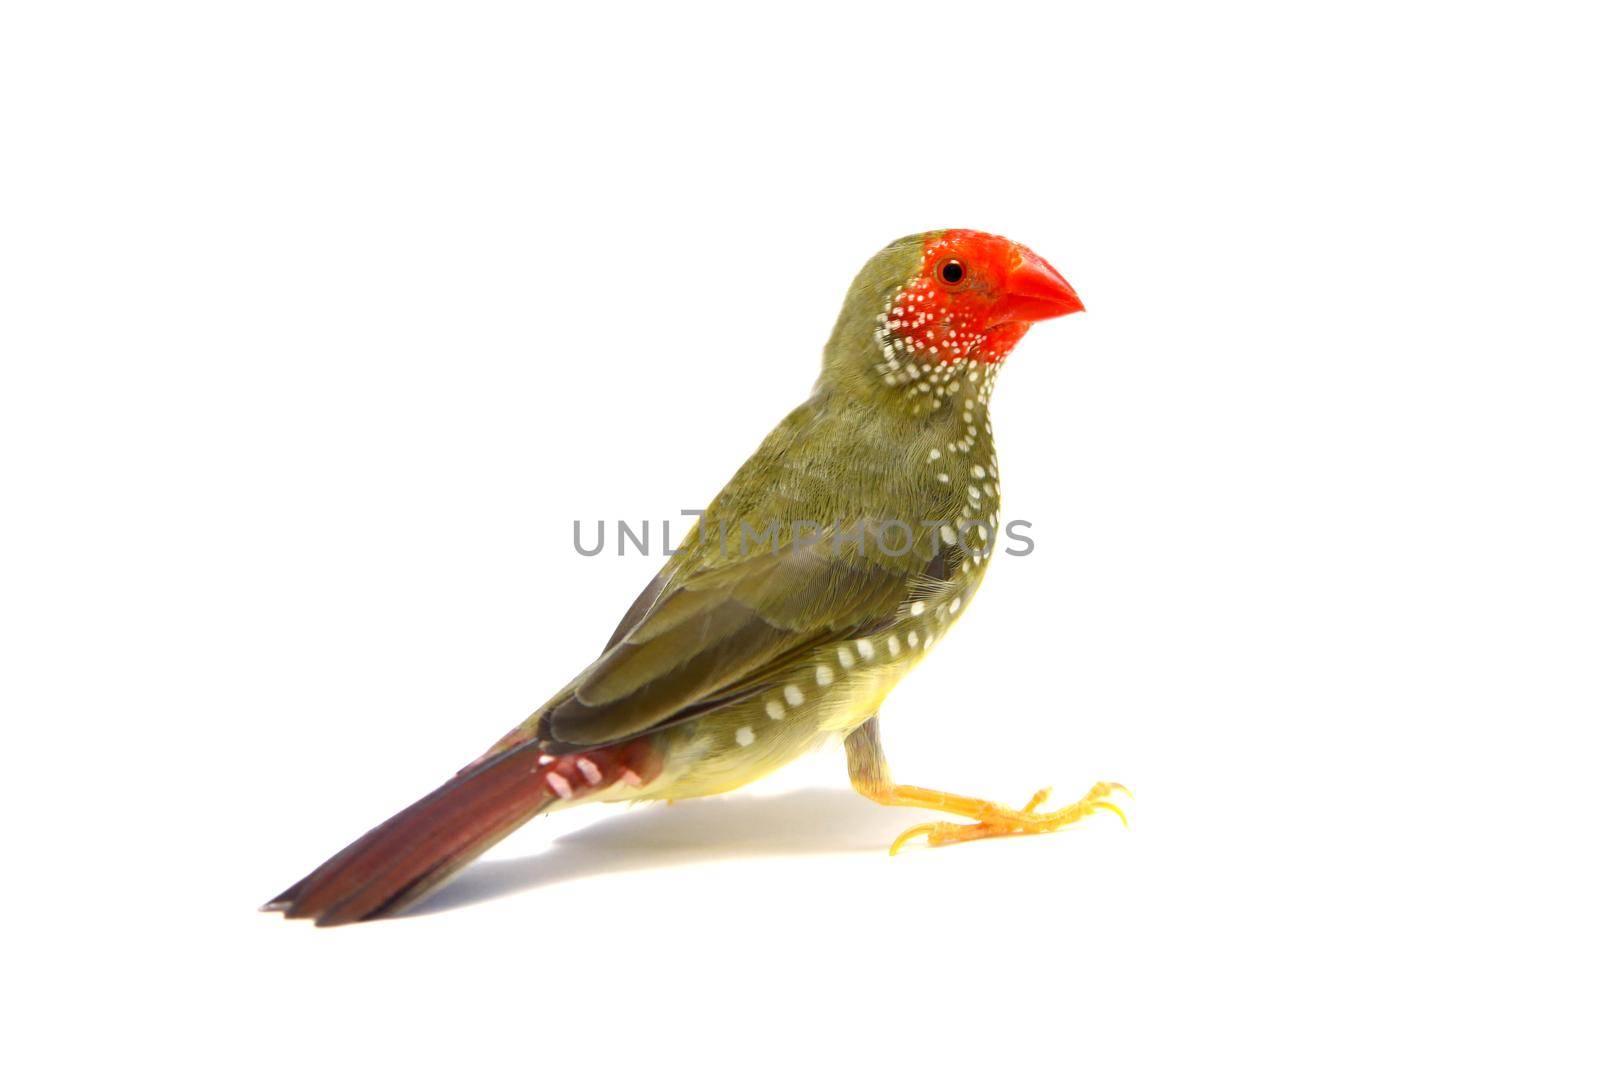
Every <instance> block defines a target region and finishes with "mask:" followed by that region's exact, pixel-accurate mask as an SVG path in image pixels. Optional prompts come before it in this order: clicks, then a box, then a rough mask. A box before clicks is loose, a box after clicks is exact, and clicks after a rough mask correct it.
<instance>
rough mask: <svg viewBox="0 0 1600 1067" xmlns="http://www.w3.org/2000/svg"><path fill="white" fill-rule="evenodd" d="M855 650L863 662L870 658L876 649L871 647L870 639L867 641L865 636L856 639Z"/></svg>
mask: <svg viewBox="0 0 1600 1067" xmlns="http://www.w3.org/2000/svg"><path fill="white" fill-rule="evenodd" d="M856 651H857V652H859V653H861V661H862V662H863V663H865V662H867V661H869V660H871V659H872V655H873V653H874V652H876V651H877V649H875V648H873V647H872V642H871V641H868V640H867V639H866V638H865V637H859V638H857V639H856Z"/></svg>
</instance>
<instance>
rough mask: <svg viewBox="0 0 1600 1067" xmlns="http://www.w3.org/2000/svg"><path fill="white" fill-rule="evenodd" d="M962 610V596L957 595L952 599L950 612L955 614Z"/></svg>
mask: <svg viewBox="0 0 1600 1067" xmlns="http://www.w3.org/2000/svg"><path fill="white" fill-rule="evenodd" d="M960 610H961V598H960V597H956V598H955V599H954V600H952V601H950V614H952V615H954V614H955V613H956V612H958V611H960Z"/></svg>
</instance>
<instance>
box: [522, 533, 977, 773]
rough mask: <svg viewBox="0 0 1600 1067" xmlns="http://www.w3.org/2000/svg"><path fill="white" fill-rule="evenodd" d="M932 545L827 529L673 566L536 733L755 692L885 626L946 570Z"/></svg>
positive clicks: (569, 730)
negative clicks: (808, 540)
mask: <svg viewBox="0 0 1600 1067" xmlns="http://www.w3.org/2000/svg"><path fill="white" fill-rule="evenodd" d="M941 548H942V546H941ZM930 554H931V555H932V557H933V558H932V559H931V560H924V559H922V558H919V557H917V556H914V555H910V554H908V555H906V556H901V557H888V556H885V555H883V554H881V553H878V554H874V553H872V552H870V551H859V552H857V551H851V550H850V547H849V546H848V545H847V546H846V548H845V550H844V551H839V550H838V548H837V546H836V545H834V544H832V543H831V542H830V541H829V539H827V538H824V539H823V540H822V541H821V542H819V543H818V544H816V545H814V546H810V547H803V548H795V547H792V546H784V547H783V549H782V550H780V551H773V552H768V553H763V554H761V555H755V556H751V557H748V558H744V559H735V560H731V561H724V562H721V563H720V564H718V565H716V566H711V567H707V568H705V569H702V570H699V571H695V572H692V573H688V574H678V575H674V576H673V578H672V580H671V581H668V582H665V583H663V585H662V587H661V588H660V589H659V590H658V591H657V592H656V595H655V596H654V598H653V599H651V592H652V590H651V589H647V590H646V591H645V594H644V595H643V596H641V597H640V599H639V602H638V603H636V604H635V607H634V609H633V611H630V612H629V616H628V618H625V619H624V626H625V627H627V629H626V632H621V633H620V634H619V636H618V637H614V638H613V641H612V644H611V645H610V646H609V647H608V648H607V649H606V651H605V652H604V653H602V654H601V656H600V658H599V659H598V660H596V661H595V662H594V663H593V664H592V665H591V666H590V667H589V669H588V670H586V671H585V672H584V673H583V674H582V675H580V676H579V677H578V678H577V679H576V680H575V681H574V682H573V684H572V686H571V687H570V688H569V689H567V690H565V691H564V692H563V693H562V694H561V696H560V697H558V698H557V700H556V702H555V703H554V704H552V705H551V706H550V707H548V708H546V709H545V711H544V713H543V714H542V715H541V716H540V721H539V734H540V736H541V737H542V738H543V739H544V740H545V741H546V742H547V744H549V745H550V746H551V747H552V748H554V749H556V750H561V749H576V748H583V747H591V746H595V745H601V744H609V743H612V742H616V741H621V740H624V739H626V738H630V737H636V736H638V735H640V734H644V733H648V732H650V731H652V730H654V729H657V728H660V727H661V726H663V725H666V724H668V723H673V722H678V721H681V720H682V719H684V718H687V717H689V716H693V715H697V714H703V713H705V712H707V711H710V710H712V709H713V708H716V707H720V706H722V705H724V704H726V703H727V702H728V701H730V700H733V699H737V698H738V697H741V696H744V695H746V694H747V693H749V692H752V691H755V690H757V689H759V688H761V687H763V685H764V684H765V683H767V682H769V681H770V680H771V679H772V678H773V677H775V676H776V675H778V674H779V673H781V672H782V671H783V670H784V669H786V668H787V667H788V666H789V665H791V664H792V663H794V662H795V661H796V660H798V659H801V658H803V657H804V656H806V655H807V654H808V653H809V652H811V651H812V650H814V649H816V648H817V647H819V646H821V645H824V644H827V643H829V642H833V641H838V640H842V639H845V638H849V637H853V636H862V635H864V634H869V633H872V632H874V631H876V630H878V629H881V628H883V627H884V626H887V625H888V624H889V623H891V622H892V621H893V620H894V618H895V614H896V612H897V611H898V610H899V609H900V606H901V605H902V604H903V603H904V602H905V600H906V598H907V597H908V596H909V595H910V594H911V593H912V591H913V590H914V589H916V588H917V587H919V586H920V585H922V584H924V583H934V582H938V581H942V580H943V579H944V578H946V577H947V576H948V573H949V565H950V561H949V559H948V557H947V556H946V555H945V553H944V552H943V551H936V552H933V553H930ZM652 588H654V587H652ZM647 600H648V601H650V602H649V603H648V606H646V607H644V608H643V610H642V613H640V614H638V616H637V618H635V613H636V612H640V608H641V605H644V604H645V603H646V601H647ZM630 620H631V625H629V623H630Z"/></svg>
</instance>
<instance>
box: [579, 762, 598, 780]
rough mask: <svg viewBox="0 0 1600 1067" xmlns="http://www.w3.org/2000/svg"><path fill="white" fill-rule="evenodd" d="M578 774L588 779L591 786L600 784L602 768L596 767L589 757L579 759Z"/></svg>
mask: <svg viewBox="0 0 1600 1067" xmlns="http://www.w3.org/2000/svg"><path fill="white" fill-rule="evenodd" d="M578 773H580V774H582V775H583V776H584V777H585V778H587V779H588V780H589V784H590V785H599V784H600V768H599V767H596V766H595V764H594V760H592V759H589V758H588V757H587V756H580V757H579V758H578Z"/></svg>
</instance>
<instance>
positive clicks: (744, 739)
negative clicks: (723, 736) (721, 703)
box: [733, 726, 756, 748]
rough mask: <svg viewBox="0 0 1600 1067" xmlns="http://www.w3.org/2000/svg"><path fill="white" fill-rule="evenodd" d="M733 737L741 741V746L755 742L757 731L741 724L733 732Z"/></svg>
mask: <svg viewBox="0 0 1600 1067" xmlns="http://www.w3.org/2000/svg"><path fill="white" fill-rule="evenodd" d="M733 739H734V740H735V741H737V742H739V747H740V748H744V747H745V746H746V745H753V744H755V740H756V732H755V731H754V730H752V729H750V727H748V726H741V727H739V728H738V729H737V730H735V731H734V732H733Z"/></svg>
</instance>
